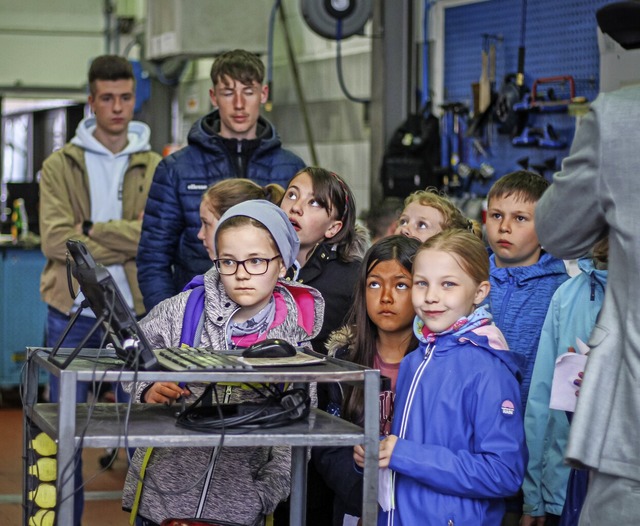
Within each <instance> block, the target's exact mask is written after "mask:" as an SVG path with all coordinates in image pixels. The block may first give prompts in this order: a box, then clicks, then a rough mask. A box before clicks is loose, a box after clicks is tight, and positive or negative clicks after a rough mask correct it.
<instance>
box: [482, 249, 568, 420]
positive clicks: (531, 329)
mask: <svg viewBox="0 0 640 526" xmlns="http://www.w3.org/2000/svg"><path fill="white" fill-rule="evenodd" d="M489 261H490V262H491V270H490V274H489V280H490V281H491V291H490V292H489V297H488V306H489V310H490V311H491V314H493V320H494V322H495V324H496V325H497V326H498V328H499V329H500V330H501V331H502V334H504V337H505V338H506V339H507V343H508V344H509V349H511V350H512V351H513V352H516V353H518V354H521V355H523V356H524V358H525V363H524V365H523V369H522V383H521V384H520V398H521V400H522V410H523V411H524V409H525V406H526V403H527V396H528V394H529V384H530V383H531V373H532V372H533V364H534V363H535V359H536V352H537V351H538V341H539V340H540V331H541V330H542V324H543V323H544V319H545V317H546V316H547V310H548V309H549V303H550V302H551V297H552V296H553V293H554V292H555V291H556V289H557V288H558V287H559V286H560V285H562V283H564V282H565V281H566V280H567V279H569V275H568V274H567V270H566V267H565V266H564V262H563V261H562V260H561V259H557V258H554V257H553V256H552V255H550V254H547V253H546V252H543V253H542V254H541V255H540V259H539V260H538V262H537V263H535V264H534V265H529V266H526V267H497V266H496V261H495V255H494V254H492V255H491V256H490V257H489ZM486 302H487V300H485V303H486Z"/></svg>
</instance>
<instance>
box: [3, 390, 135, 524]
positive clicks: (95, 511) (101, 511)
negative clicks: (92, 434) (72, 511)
mask: <svg viewBox="0 0 640 526" xmlns="http://www.w3.org/2000/svg"><path fill="white" fill-rule="evenodd" d="M0 444H2V447H0V524H1V525H2V526H22V408H21V406H20V405H19V403H18V402H17V401H12V400H11V399H10V397H6V396H5V397H3V403H2V406H0ZM104 454H105V450H104V449H85V450H84V452H83V461H84V480H85V481H88V482H87V486H86V488H85V499H86V500H85V511H84V515H83V521H82V524H83V526H120V525H121V526H126V525H127V524H128V523H129V522H128V521H129V514H128V513H125V512H124V511H122V508H121V506H120V496H121V491H122V486H123V485H124V478H125V475H126V473H127V458H126V455H125V453H124V451H120V452H119V454H118V457H117V459H116V461H115V462H114V464H113V465H112V467H111V468H110V469H108V470H106V471H105V470H103V469H102V468H101V467H100V464H99V458H100V457H101V456H102V455H104ZM92 477H93V479H92V480H90V481H89V479H91V478H92Z"/></svg>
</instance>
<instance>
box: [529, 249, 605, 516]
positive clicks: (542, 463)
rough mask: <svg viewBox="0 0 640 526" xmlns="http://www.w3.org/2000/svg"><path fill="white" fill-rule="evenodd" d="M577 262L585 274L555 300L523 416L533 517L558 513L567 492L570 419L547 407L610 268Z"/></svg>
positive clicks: (589, 323) (589, 324)
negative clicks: (560, 365)
mask: <svg viewBox="0 0 640 526" xmlns="http://www.w3.org/2000/svg"><path fill="white" fill-rule="evenodd" d="M578 267H579V268H580V270H581V273H580V274H578V275H577V276H574V277H573V278H571V279H570V280H568V281H567V282H565V283H563V284H562V285H560V287H558V290H557V291H556V293H555V294H554V295H553V298H552V299H551V304H550V305H549V312H548V314H547V318H546V320H545V322H544V325H543V327H542V334H541V335H540V344H539V345H538V355H537V356H536V361H535V367H534V368H533V376H532V377H531V389H530V391H529V400H528V401H527V410H526V412H525V420H524V424H525V432H526V436H527V447H528V449H529V463H528V464H527V472H526V475H525V478H524V483H523V485H522V489H523V491H524V513H526V514H527V515H531V516H533V517H538V516H542V515H545V514H548V513H550V514H553V515H560V514H561V513H562V508H563V506H564V502H565V497H566V495H567V481H568V478H569V471H570V470H569V466H568V465H567V464H566V463H565V462H564V452H565V451H566V448H567V440H568V438H569V420H568V419H567V415H566V414H565V412H564V411H557V410H555V409H549V399H550V398H551V383H552V380H553V372H554V368H555V363H556V359H557V358H558V357H559V356H560V355H562V354H564V353H566V352H568V351H569V347H574V348H575V346H576V338H580V339H581V340H582V341H583V342H585V343H587V341H588V339H589V335H590V334H591V331H592V329H593V327H594V325H595V323H596V318H597V317H598V313H599V312H600V308H601V307H602V302H603V301H604V292H605V287H606V284H607V271H606V270H596V269H595V268H594V266H593V262H592V260H591V258H583V259H580V260H578Z"/></svg>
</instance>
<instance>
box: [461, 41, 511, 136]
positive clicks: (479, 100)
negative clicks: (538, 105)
mask: <svg viewBox="0 0 640 526" xmlns="http://www.w3.org/2000/svg"><path fill="white" fill-rule="evenodd" d="M502 40H503V38H502V35H493V34H489V33H483V34H482V52H481V62H482V71H481V74H480V80H479V82H478V83H474V84H472V85H471V88H472V91H473V93H474V111H473V118H472V119H471V120H470V121H469V127H468V129H467V137H480V138H481V139H482V141H483V142H484V145H485V147H488V146H490V145H491V142H492V141H491V126H490V124H491V117H492V114H493V106H494V104H495V102H496V98H497V94H496V92H495V87H496V42H502Z"/></svg>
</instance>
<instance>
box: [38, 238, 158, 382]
mask: <svg viewBox="0 0 640 526" xmlns="http://www.w3.org/2000/svg"><path fill="white" fill-rule="evenodd" d="M67 250H68V251H69V254H70V256H71V257H72V258H73V264H72V270H71V272H72V274H73V276H74V277H75V278H76V280H77V281H78V284H79V285H80V291H81V292H82V294H83V295H84V300H83V302H82V303H81V308H80V309H79V310H78V311H77V312H76V313H75V314H74V316H73V318H72V319H71V321H70V322H69V325H68V326H67V329H66V330H65V333H64V334H63V335H62V336H61V338H60V341H59V342H58V344H57V345H56V347H54V349H53V350H52V352H51V355H50V356H49V360H50V361H52V362H54V363H56V365H58V366H59V367H61V368H63V369H64V368H66V367H67V366H68V365H69V363H70V362H71V360H73V358H74V357H75V356H76V355H77V354H78V352H80V350H81V349H82V347H84V344H85V342H86V341H87V340H88V339H89V338H90V337H91V334H93V332H94V331H95V330H96V329H97V328H98V327H99V326H102V327H103V328H104V330H105V332H106V334H107V339H108V340H109V342H110V343H111V344H112V345H113V347H114V349H115V352H116V356H118V357H119V358H120V359H121V360H123V361H124V362H125V363H126V365H127V366H128V367H130V368H138V369H140V370H146V371H149V370H155V369H159V364H158V360H157V359H156V357H155V355H154V354H153V351H152V348H151V345H150V344H149V342H148V341H147V339H146V338H145V336H144V334H143V332H142V330H141V329H140V326H139V325H138V322H137V321H136V319H135V317H134V315H133V313H132V312H131V309H129V306H128V305H127V302H126V301H125V299H124V297H123V296H122V293H121V292H120V289H119V288H118V285H117V284H116V282H115V281H114V279H113V277H112V276H111V274H110V273H109V271H108V270H107V269H106V268H105V267H104V266H103V265H101V264H99V263H96V262H95V260H94V259H93V256H92V255H91V253H90V252H89V250H88V249H87V247H86V245H85V244H84V243H83V242H82V241H78V240H74V239H70V240H69V241H67ZM85 307H89V308H90V309H91V310H92V311H93V313H94V314H95V316H96V323H95V325H94V326H93V328H92V329H91V330H90V332H89V333H88V334H87V336H86V337H85V338H84V340H83V341H82V342H81V343H80V344H79V345H78V347H76V348H75V349H74V351H73V352H72V353H71V354H70V355H69V356H68V357H67V359H66V360H65V361H64V362H62V363H60V362H58V361H57V360H56V359H55V356H56V354H57V350H58V349H59V347H60V344H61V343H62V341H63V340H64V337H65V336H66V333H67V332H68V331H69V330H70V328H71V327H72V326H73V323H74V322H75V320H76V318H77V317H78V316H79V314H80V312H81V310H82V309H83V308H85Z"/></svg>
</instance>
